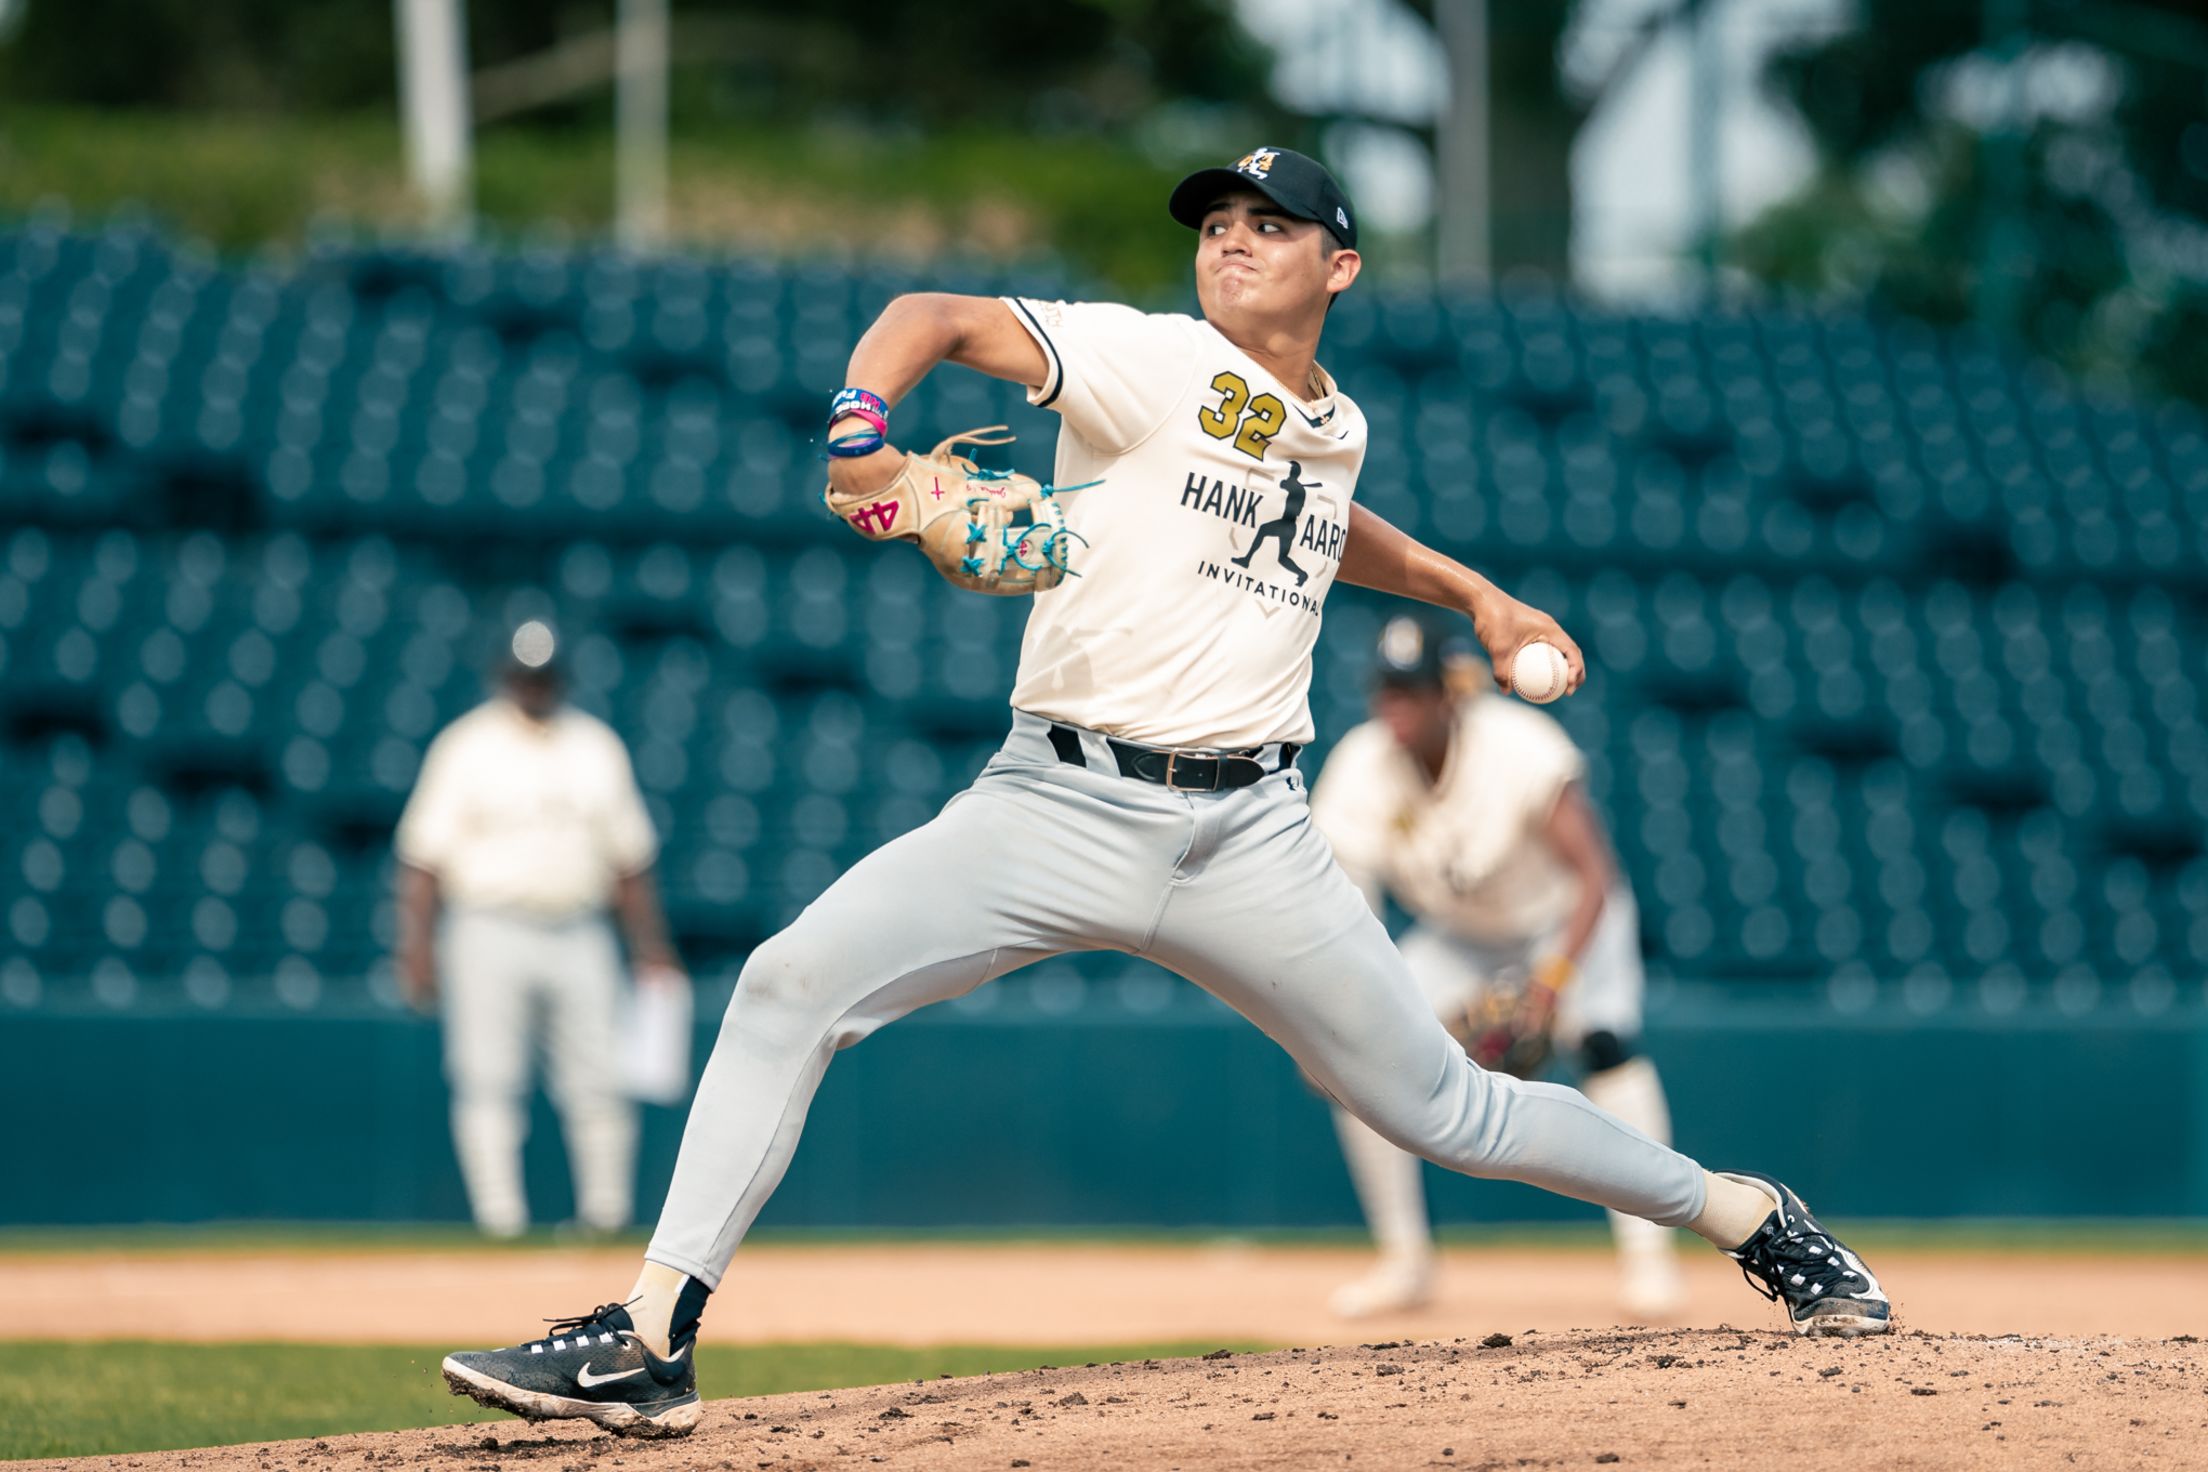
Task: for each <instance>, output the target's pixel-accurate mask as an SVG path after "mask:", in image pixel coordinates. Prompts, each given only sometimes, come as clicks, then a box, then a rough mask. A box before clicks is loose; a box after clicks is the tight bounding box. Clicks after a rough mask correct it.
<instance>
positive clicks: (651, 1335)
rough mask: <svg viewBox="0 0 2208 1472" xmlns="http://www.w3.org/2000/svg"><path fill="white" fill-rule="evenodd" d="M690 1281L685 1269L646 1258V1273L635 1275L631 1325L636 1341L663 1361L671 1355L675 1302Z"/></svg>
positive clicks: (630, 1313) (630, 1304)
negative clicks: (634, 1328) (637, 1339)
mask: <svg viewBox="0 0 2208 1472" xmlns="http://www.w3.org/2000/svg"><path fill="white" fill-rule="evenodd" d="M689 1281H690V1276H689V1274H687V1273H685V1272H683V1271H682V1269H680V1268H671V1267H667V1266H664V1265H663V1264H660V1263H656V1262H653V1261H651V1260H650V1259H649V1258H647V1259H645V1262H644V1270H643V1271H642V1272H640V1273H638V1274H637V1275H636V1286H635V1287H634V1288H631V1289H630V1290H629V1322H630V1323H632V1324H634V1325H635V1326H636V1337H637V1338H639V1339H641V1340H643V1341H644V1347H645V1348H646V1349H648V1350H650V1351H651V1352H652V1353H653V1354H656V1355H658V1356H659V1357H660V1358H661V1359H665V1358H666V1357H667V1356H668V1355H669V1354H670V1353H671V1352H672V1345H671V1344H670V1343H669V1337H670V1335H671V1333H672V1331H673V1329H674V1323H675V1300H676V1299H677V1298H679V1297H681V1295H682V1287H683V1284H685V1283H687V1282H689Z"/></svg>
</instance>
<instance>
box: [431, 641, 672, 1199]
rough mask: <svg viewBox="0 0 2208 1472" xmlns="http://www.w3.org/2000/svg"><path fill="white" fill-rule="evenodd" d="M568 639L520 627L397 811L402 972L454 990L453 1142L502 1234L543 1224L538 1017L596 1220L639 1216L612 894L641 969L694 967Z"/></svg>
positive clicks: (628, 778) (632, 795)
mask: <svg viewBox="0 0 2208 1472" xmlns="http://www.w3.org/2000/svg"><path fill="white" fill-rule="evenodd" d="M558 655H559V651H558V647H557V644H556V642H555V640H554V637H553V634H552V631H551V630H550V629H549V628H548V627H546V626H545V625H544V624H542V623H538V622H535V621H531V622H529V623H525V624H523V625H522V626H521V627H520V628H519V629H517V630H516V631H515V633H514V636H513V640H512V644H511V654H510V657H509V658H508V660H507V661H506V664H505V668H504V671H503V674H502V676H501V679H500V682H499V690H498V693H497V694H495V695H494V696H493V697H492V698H491V699H489V700H487V701H485V702H484V703H483V704H482V705H479V706H477V707H476V708H475V709H474V710H472V711H470V712H468V714H466V715H464V716H462V717H461V718H460V719H459V720H457V721H455V722H453V723H452V725H450V726H449V727H447V728H446V729H445V730H444V731H443V732H441V733H440V734H439V735H438V737H437V739H436V741H435V742H433V743H432V744H431V745H430V748H429V753H428V755H427V756H426V757H425V758H424V760H423V762H422V772H421V777H420V780H419V781H418V782H417V783H416V785H415V788H414V794H413V796H412V797H411V798H410V799H409V800H408V802H407V805H406V811H405V813H404V815H403V816H402V817H401V818H400V820H399V830H398V840H397V847H398V857H399V947H400V949H399V976H400V980H401V984H402V985H403V986H404V988H405V991H406V994H407V997H408V1000H409V1001H411V1002H412V1003H413V1004H414V1005H416V1006H418V1007H423V1008H427V1007H429V1006H431V1005H432V1004H434V1003H435V1002H437V1001H438V1000H440V997H441V1000H442V1003H443V1012H444V1022H445V1073H446V1076H447V1078H448V1079H449V1080H450V1082H451V1085H452V1134H453V1143H454V1146H455V1148H456V1150H457V1152H458V1154H459V1157H460V1173H461V1176H462V1178H463V1179H464V1180H465V1181H466V1183H467V1189H468V1205H469V1208H470V1209H471V1210H472V1211H473V1212H474V1215H475V1221H476V1225H477V1226H479V1227H480V1228H482V1230H483V1231H484V1232H486V1233H488V1234H489V1235H491V1236H494V1237H512V1236H516V1235H518V1234H520V1233H521V1232H522V1231H524V1230H526V1229H527V1227H528V1225H529V1207H528V1197H527V1194H526V1192H525V1191H524V1189H523V1185H522V1170H521V1146H522V1141H523V1139H524V1138H525V1137H526V1135H527V1133H528V1120H529V1114H528V1105H529V1090H530V1082H531V1080H530V1053H531V1051H532V1049H533V1046H534V1045H535V1043H536V1042H537V1040H538V1039H539V1037H540V1036H541V1038H542V1041H543V1046H544V1050H545V1055H546V1060H547V1064H548V1067H547V1075H548V1085H549V1092H550V1093H551V1096H552V1101H553V1104H554V1105H555V1106H556V1107H557V1108H558V1110H559V1113H560V1119H561V1122H562V1124H563V1125H564V1126H565V1129H566V1132H567V1144H568V1155H569V1159H570V1160H571V1162H572V1166H573V1170H574V1177H575V1209H576V1216H577V1218H578V1220H579V1222H580V1223H581V1225H582V1226H583V1227H584V1228H585V1229H587V1230H591V1231H598V1232H614V1231H618V1230H620V1229H621V1228H623V1227H625V1226H627V1225H628V1224H629V1218H630V1210H631V1207H632V1204H633V1198H634V1195H635V1175H636V1130H637V1106H636V1101H635V1100H634V1099H633V1098H632V1097H630V1095H629V1093H628V1091H627V1089H626V1087H625V1085H624V1082H623V1080H622V1078H621V1076H620V1074H619V1072H618V1070H615V1069H612V1068H609V1067H608V1065H607V1057H608V1045H609V1042H610V1041H611V1040H612V1039H614V1038H615V1037H616V1036H617V1035H618V1032H619V1023H620V1021H621V1001H622V993H623V986H622V977H621V954H620V950H619V948H618V946H617V945H616V943H615V939H614V933H613V927H612V925H611V924H609V923H608V918H607V912H608V910H609V909H610V910H612V911H613V912H614V913H615V914H617V915H618V916H619V917H620V922H621V928H622V931H623V932H624V934H625V935H626V937H627V940H628V947H629V958H630V962H631V965H632V968H633V971H634V973H635V976H636V980H637V983H638V985H639V986H644V987H672V988H687V987H688V985H689V980H688V978H687V976H686V975H685V974H684V972H683V970H682V966H681V963H680V962H679V961H678V960H677V959H676V956H675V952H674V948H673V946H672V945H671V944H670V942H669V940H668V937H667V922H666V919H665V916H664V915H663V914H662V913H661V910H660V904H659V893H658V887H657V885H656V884H655V883H654V881H653V874H652V863H653V860H654V858H655V857H656V855H657V852H658V839H657V837H656V835H655V834H654V833H653V831H652V821H651V817H650V815H649V814H647V813H646V812H645V810H644V799H643V796H642V794H640V793H639V792H638V791H637V786H636V776H635V773H634V772H633V770H632V769H631V767H630V765H629V755H628V752H627V750H626V749H624V748H623V746H622V745H621V738H620V737H618V736H616V735H615V734H614V733H613V731H612V729H611V728H609V727H608V726H607V725H606V724H605V722H603V721H601V720H599V719H597V718H596V717H595V716H591V715H588V714H586V713H584V712H582V711H579V710H576V709H574V708H573V707H572V706H569V705H567V704H566V703H565V701H564V699H563V695H564V691H565V681H564V679H563V677H562V673H561V666H560V661H559V657H558ZM440 911H442V915H443V924H442V926H441V927H440V926H439V924H438V920H439V915H440ZM440 982H441V985H440Z"/></svg>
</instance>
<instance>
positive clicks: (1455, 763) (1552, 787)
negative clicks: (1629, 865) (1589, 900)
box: [1311, 695, 1586, 942]
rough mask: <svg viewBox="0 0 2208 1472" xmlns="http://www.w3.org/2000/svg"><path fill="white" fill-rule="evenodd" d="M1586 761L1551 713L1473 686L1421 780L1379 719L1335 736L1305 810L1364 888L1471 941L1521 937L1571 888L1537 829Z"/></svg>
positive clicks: (1536, 929) (1558, 913)
mask: <svg viewBox="0 0 2208 1472" xmlns="http://www.w3.org/2000/svg"><path fill="white" fill-rule="evenodd" d="M1585 771H1586V759H1585V758H1584V757H1582V756H1581V755H1580V752H1579V748H1578V747H1576V746H1574V745H1573V744H1572V739H1571V737H1569V736H1567V735H1565V734H1564V728H1563V727H1562V726H1559V725H1558V724H1557V723H1556V721H1555V720H1554V719H1552V718H1551V717H1549V716H1548V715H1545V714H1543V713H1542V712H1540V711H1537V710H1534V709H1532V708H1531V707H1529V706H1526V705H1523V704H1521V703H1520V702H1518V701H1515V700H1506V699H1503V698H1502V697H1500V696H1493V695H1487V696H1475V697H1473V698H1472V699H1470V700H1467V701H1465V702H1464V703H1463V705H1461V706H1460V707H1459V708H1458V712H1457V724H1456V730H1455V732H1454V733H1453V734H1452V735H1451V737H1450V740H1449V756H1448V758H1447V760H1446V761H1445V762H1444V763H1443V764H1442V770H1441V776H1440V778H1439V779H1438V780H1437V781H1434V782H1432V783H1429V782H1428V781H1427V779H1426V773H1425V769H1424V768H1422V767H1421V766H1420V765H1419V763H1418V761H1417V759H1416V758H1415V757H1413V756H1412V755H1411V754H1410V752H1408V751H1406V750H1405V749H1404V748H1403V746H1402V745H1401V743H1399V742H1398V741H1397V740H1396V739H1395V737H1394V735H1393V734H1392V733H1391V732H1390V731H1389V730H1388V728H1387V727H1386V726H1384V725H1382V724H1381V723H1380V722H1378V721H1367V722H1365V723H1364V724H1363V725H1361V726H1358V727H1357V728H1356V729H1354V730H1352V731H1351V732H1350V733H1349V734H1348V735H1346V736H1344V737H1343V738H1342V740H1341V743H1340V744H1339V745H1338V746H1336V747H1335V748H1334V751H1333V754H1332V755H1330V756H1329V757H1328V758H1327V760H1326V767H1325V769H1324V770H1322V771H1321V772H1320V773H1319V780H1318V783H1317V784H1316V785H1315V786H1314V787H1313V789H1312V792H1311V821H1312V822H1314V823H1316V824H1318V826H1319V831H1320V832H1322V833H1324V834H1325V835H1326V837H1327V841H1328V842H1329V843H1330V844H1332V845H1333V848H1334V857H1335V860H1336V861H1337V862H1338V863H1340V864H1341V866H1342V868H1343V869H1344V870H1345V871H1347V873H1348V874H1349V876H1350V878H1351V879H1353V880H1355V881H1356V882H1357V885H1358V887H1359V888H1361V889H1363V890H1364V891H1365V892H1366V894H1367V896H1368V897H1370V896H1372V895H1374V893H1375V891H1376V890H1378V889H1381V888H1385V889H1386V890H1387V891H1389V892H1390V893H1392V894H1393V895H1394V896H1395V897H1396V899H1397V901H1398V902H1399V903H1401V904H1402V906H1403V907H1404V908H1405V909H1407V910H1409V911H1410V912H1411V913H1412V914H1413V915H1416V916H1417V917H1418V918H1419V919H1420V920H1421V921H1423V922H1425V923H1427V924H1431V925H1436V926H1439V927H1440V928H1442V929H1444V930H1449V931H1454V932H1455V933H1457V934H1459V935H1462V936H1465V937H1467V938H1469V939H1472V940H1480V941H1494V942H1507V941H1517V940H1524V939H1528V938H1531V937H1533V936H1536V935H1538V934H1540V933H1541V932H1543V931H1545V930H1547V929H1548V928H1549V927H1551V926H1553V925H1555V924H1557V923H1559V922H1560V921H1561V920H1562V919H1563V918H1564V916H1565V914H1566V913H1567V912H1568V911H1569V910H1570V909H1571V907H1572V905H1573V903H1574V902H1575V901H1576V900H1577V899H1578V897H1579V883H1578V880H1577V879H1576V878H1575V877H1574V876H1573V874H1572V872H1571V870H1569V869H1567V868H1566V867H1565V866H1564V864H1563V863H1562V862H1561V861H1560V860H1559V859H1558V858H1557V856H1556V853H1555V851H1554V850H1553V849H1552V848H1551V847H1550V846H1549V844H1548V842H1547V840H1546V839H1545V838H1544V837H1543V836H1542V830H1543V829H1544V828H1545V827H1546V825H1547V823H1548V820H1549V814H1550V812H1552V811H1553V810H1554V809H1555V807H1556V800H1557V798H1558V797H1560V796H1561V795H1562V794H1563V791H1564V789H1565V787H1566V786H1567V785H1569V784H1570V783H1572V782H1574V781H1576V780H1578V779H1579V778H1580V777H1581V776H1582V775H1583V774H1584V773H1585Z"/></svg>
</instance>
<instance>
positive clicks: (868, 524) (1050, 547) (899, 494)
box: [822, 424, 1085, 596]
mask: <svg viewBox="0 0 2208 1472" xmlns="http://www.w3.org/2000/svg"><path fill="white" fill-rule="evenodd" d="M1013 438H1014V437H1013V435H1012V434H1011V433H1010V432H1009V431H1008V430H1007V429H1006V428H1005V426H1003V425H1001V424H993V425H990V426H989V427H987V428H986V429H970V430H968V431H966V432H965V433H964V434H954V435H952V436H951V437H950V438H949V439H947V440H945V441H943V443H941V444H939V445H937V446H936V447H935V448H934V449H933V450H931V451H929V452H928V453H927V454H925V455H910V454H908V455H907V456H905V463H904V467H903V468H902V469H901V470H899V471H898V473H897V478H896V479H895V480H893V481H891V482H890V483H889V484H888V485H886V486H883V487H882V488H881V489H880V490H877V491H870V492H868V493H866V494H864V495H844V494H842V493H840V492H838V491H837V490H836V488H835V486H834V485H833V484H831V485H830V486H829V487H828V489H827V491H826V492H825V493H823V495H822V500H823V501H825V502H826V503H827V506H828V509H829V510H830V511H832V512H834V513H835V514H836V515H837V516H838V517H839V518H841V519H842V520H843V522H844V523H845V524H846V525H848V526H849V527H850V528H851V529H852V530H853V531H856V532H857V533H859V535H861V536H863V537H869V538H871V539H873V540H874V541H877V542H882V541H890V540H898V541H909V542H918V543H919V544H920V550H921V551H923V552H925V553H926V554H927V556H928V560H929V561H930V562H932V563H934V564H935V566H936V570H937V571H938V572H940V573H942V574H943V576H945V577H946V578H949V579H950V580H951V581H952V582H954V583H956V584H958V585H959V586H960V587H961V588H971V589H973V590H974V591H975V592H977V593H1000V594H1005V595H1008V596H1017V595H1019V594H1022V593H1039V592H1042V591H1043V590H1044V589H1046V588H1055V587H1057V586H1058V584H1059V583H1060V582H1062V581H1064V580H1065V579H1066V578H1068V577H1072V576H1076V574H1075V573H1074V571H1073V569H1072V567H1071V566H1070V565H1069V559H1070V556H1071V553H1072V551H1073V549H1074V547H1075V546H1076V545H1077V544H1079V543H1080V542H1081V537H1080V534H1079V533H1077V532H1074V531H1071V530H1069V529H1068V528H1067V526H1066V511H1065V506H1064V504H1063V502H1062V501H1061V500H1060V497H1061V496H1063V495H1065V494H1068V493H1069V492H1070V491H1073V490H1082V489H1085V487H1081V486H1074V487H1069V488H1068V489H1067V491H1061V490H1059V489H1057V488H1055V487H1052V486H1046V485H1043V484H1041V483H1040V482H1038V481H1037V480H1036V479H1035V478H1034V477H1033V476H1028V475H1020V474H1017V473H1015V472H1013V471H1009V470H983V469H982V468H981V467H980V466H978V465H976V464H974V462H973V461H971V460H969V459H967V458H966V457H965V456H963V455H955V454H953V453H951V451H952V447H953V446H956V445H1009V444H1011V443H1012V440H1013Z"/></svg>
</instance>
